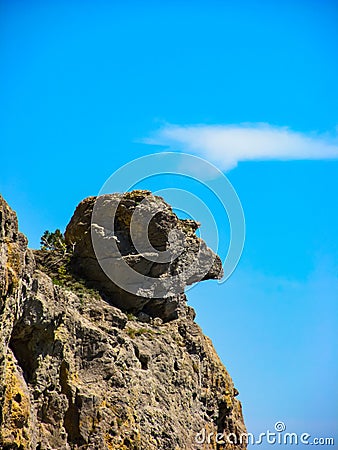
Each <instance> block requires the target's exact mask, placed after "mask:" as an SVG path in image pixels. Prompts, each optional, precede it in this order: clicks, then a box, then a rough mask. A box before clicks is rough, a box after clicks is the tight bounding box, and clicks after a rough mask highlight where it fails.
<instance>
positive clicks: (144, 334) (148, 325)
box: [0, 197, 246, 450]
mask: <svg viewBox="0 0 338 450" xmlns="http://www.w3.org/2000/svg"><path fill="white" fill-rule="evenodd" d="M87 202H88V200H87V201H86V202H85V203H84V204H80V205H82V206H81V208H84V209H83V211H84V215H83V216H81V215H80V214H79V215H77V220H78V227H81V226H82V225H81V224H83V226H84V229H85V230H87V228H85V227H86V225H85V224H86V223H88V221H87V218H86V214H90V213H89V210H88V209H86V206H88V205H87ZM73 220H74V218H73ZM73 229H74V228H73ZM160 241H161V240H160ZM88 242H89V241H88ZM161 242H162V241H161ZM84 247H85V246H84ZM75 292H76V290H74V292H72V290H71V286H68V289H66V288H65V287H62V286H57V285H55V284H54V283H53V281H52V279H51V278H50V277H49V276H48V275H47V274H46V273H44V272H42V271H40V270H37V268H36V263H35V260H34V255H33V254H32V252H31V251H30V250H28V249H27V241H26V239H25V238H24V236H23V235H22V234H20V233H18V227H17V219H16V216H15V213H14V212H13V211H12V210H11V209H10V208H9V207H8V205H7V204H6V202H5V201H4V200H3V198H2V197H0V326H1V328H0V333H1V334H0V358H1V359H0V448H1V449H7V450H8V449H25V450H26V449H27V450H33V449H34V450H36V449H39V450H47V449H48V450H59V449H60V450H71V449H74V450H75V449H92V450H96V449H97V450H111V449H120V450H122V449H123V450H125V449H134V450H136V449H137V450H158V449H161V450H162V449H163V450H165V449H168V450H169V449H170V450H178V449H180V450H183V449H185V450H191V449H198V448H201V449H202V448H203V449H221V448H223V447H222V446H221V445H218V446H217V445H216V443H210V444H207V443H205V444H203V445H202V444H201V445H200V444H198V443H196V442H195V436H196V434H197V433H199V432H200V431H201V430H202V429H206V430H207V432H208V433H209V432H212V433H214V435H215V434H216V433H217V432H226V433H230V432H231V433H235V434H236V435H239V434H240V433H242V432H243V431H245V426H244V422H243V417H242V412H241V405H240V402H239V401H238V400H237V398H236V395H237V390H236V389H235V388H234V385H233V382H232V380H231V378H230V376H229V374H228V373H227V371H226V369H225V368H224V366H223V365H222V363H221V362H220V360H219V358H218V356H217V354H216V353H215V351H214V349H213V346H212V344H211V342H210V340H209V339H208V338H207V337H205V336H204V335H203V334H202V332H201V330H200V328H199V326H198V325H197V324H196V323H195V322H194V312H193V310H192V308H189V307H186V306H184V310H185V314H184V315H181V316H180V315H178V316H177V319H175V320H168V321H167V322H165V321H163V320H162V319H161V318H160V317H159V316H157V314H155V315H153V317H151V315H149V314H147V313H146V312H144V311H143V309H142V311H140V313H142V314H140V317H139V318H136V317H133V316H132V315H131V314H128V315H127V314H125V312H123V311H121V309H119V308H117V307H116V306H113V305H112V304H110V303H108V302H107V301H106V300H104V299H103V298H102V297H100V296H99V295H97V294H95V295H94V294H93V291H91V290H89V289H88V290H86V289H84V290H83V292H82V293H81V296H80V295H78V294H76V293H75ZM224 448H227V449H235V448H241V449H244V448H246V447H245V445H238V446H233V445H227V447H224Z"/></svg>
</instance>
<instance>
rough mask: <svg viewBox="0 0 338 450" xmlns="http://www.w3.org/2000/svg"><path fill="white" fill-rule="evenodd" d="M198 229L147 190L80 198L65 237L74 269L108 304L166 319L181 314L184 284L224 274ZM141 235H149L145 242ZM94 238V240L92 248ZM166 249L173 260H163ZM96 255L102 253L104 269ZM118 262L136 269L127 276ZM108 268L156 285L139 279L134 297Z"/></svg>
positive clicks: (130, 281) (131, 283) (121, 276)
mask: <svg viewBox="0 0 338 450" xmlns="http://www.w3.org/2000/svg"><path fill="white" fill-rule="evenodd" d="M94 205H95V206H94ZM93 211H94V212H93ZM133 217H134V218H135V217H136V219H134V220H135V222H136V225H135V228H134V229H135V230H136V231H135V235H134V237H136V239H137V238H138V243H139V244H140V246H141V247H142V248H141V250H140V248H139V247H138V248H135V245H134V243H135V239H131V233H130V229H131V222H132V218H133ZM149 219H151V220H149ZM147 221H148V222H149V227H148V233H147V234H145V232H144V231H145V229H147V226H148V222H147ZM135 222H134V223H135ZM198 227H199V224H198V223H197V222H195V221H193V220H181V219H179V218H178V217H177V216H176V214H174V213H173V211H172V208H171V207H170V205H168V204H167V203H166V202H165V201H164V200H163V198H162V197H158V196H153V195H152V194H151V192H149V191H133V192H128V193H125V194H107V195H104V196H101V197H98V198H96V197H89V198H86V199H85V200H83V201H82V202H81V203H80V204H79V205H78V207H77V208H76V210H75V213H74V215H73V217H72V219H71V221H70V223H69V224H68V226H67V229H66V233H65V238H66V242H67V244H68V245H69V247H72V248H74V256H73V258H72V267H73V270H74V271H75V272H76V273H77V274H79V275H81V276H83V277H85V279H86V280H88V281H89V282H92V283H93V284H94V285H95V287H96V288H99V289H100V290H101V292H102V293H104V294H105V296H106V299H107V300H108V301H109V302H110V303H112V304H114V305H115V306H118V307H119V308H121V309H123V310H124V311H128V312H132V313H134V314H138V313H140V312H144V313H146V314H148V315H150V316H151V317H161V318H162V319H163V320H164V321H169V320H172V319H176V318H177V317H178V316H179V315H181V316H182V315H184V314H185V304H186V297H185V295H184V288H185V287H186V286H187V285H189V284H192V283H194V282H197V281H201V280H207V279H215V278H220V277H221V276H222V273H223V272H222V263H221V261H220V259H219V257H218V256H217V255H216V254H215V253H213V252H212V250H210V249H209V248H208V247H207V246H206V244H205V242H204V241H202V240H201V239H199V238H198V237H197V236H196V234H195V231H196V229H197V228H198ZM144 236H147V237H148V238H149V242H148V243H147V242H146V241H145V239H144ZM92 237H93V239H94V240H93V239H92ZM92 242H94V243H97V245H96V249H95V250H96V252H95V251H94V248H93V243H92ZM98 248H99V249H100V254H99V255H98V252H97V250H98ZM169 249H170V251H171V253H170V255H171V256H172V259H170V260H169V262H161V261H163V259H162V260H160V259H159V258H161V257H163V253H161V252H167V253H168V251H169ZM97 256H98V257H99V258H100V256H101V264H104V267H105V269H106V272H104V271H103V270H102V268H101V265H100V264H99V262H98V259H97ZM150 258H151V259H150ZM167 259H168V256H167ZM121 261H122V262H124V261H125V262H127V264H128V266H129V267H131V268H132V269H134V271H130V272H131V273H130V272H129V271H128V273H127V274H125V273H124V271H123V270H121V269H120V265H119V263H120V262H121ZM158 261H160V262H158ZM109 272H110V273H111V274H112V277H115V279H118V280H121V279H124V281H125V285H126V286H128V285H129V286H131V287H132V288H133V287H134V286H135V279H134V276H133V275H134V274H135V272H136V273H139V274H141V275H145V276H146V277H151V278H150V279H151V280H154V279H156V280H157V281H159V285H158V287H157V288H156V287H154V286H152V284H151V283H150V285H148V286H147V285H146V283H138V284H137V286H138V287H137V290H138V292H136V294H137V295H134V294H133V293H127V292H126V291H125V290H124V289H121V288H120V287H118V286H116V284H114V283H113V282H112V281H111V278H112V277H111V278H109V277H108V276H107V275H106V273H108V274H109Z"/></svg>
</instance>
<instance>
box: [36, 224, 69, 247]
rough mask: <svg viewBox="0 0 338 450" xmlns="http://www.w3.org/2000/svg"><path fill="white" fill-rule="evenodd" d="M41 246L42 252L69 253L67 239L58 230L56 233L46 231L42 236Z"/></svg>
mask: <svg viewBox="0 0 338 450" xmlns="http://www.w3.org/2000/svg"><path fill="white" fill-rule="evenodd" d="M40 245H41V250H51V251H57V252H61V253H66V252H67V246H66V242H65V237H64V235H63V234H62V233H61V231H60V230H59V229H58V228H57V229H56V230H55V231H54V232H51V231H48V230H46V231H45V232H44V233H43V235H42V236H41V240H40Z"/></svg>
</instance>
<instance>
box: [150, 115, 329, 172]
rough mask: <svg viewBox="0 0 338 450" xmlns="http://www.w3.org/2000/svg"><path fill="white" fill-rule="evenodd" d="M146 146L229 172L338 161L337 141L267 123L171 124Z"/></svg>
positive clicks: (157, 133) (151, 138) (158, 131)
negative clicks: (269, 163)
mask: <svg viewBox="0 0 338 450" xmlns="http://www.w3.org/2000/svg"><path fill="white" fill-rule="evenodd" d="M142 142H144V143H147V144H152V145H164V146H168V147H169V148H170V150H173V151H177V150H179V151H186V152H190V153H194V154H197V155H199V156H201V157H204V158H206V159H210V160H211V161H213V162H215V163H217V164H218V165H219V166H220V167H221V168H222V169H224V170H230V169H232V168H234V167H236V165H237V163H238V162H239V161H255V160H256V161H262V160H284V161H286V160H308V159H333V158H338V139H337V138H336V137H335V138H332V137H330V136H328V135H318V134H308V135H307V134H304V133H299V132H295V131H292V130H290V129H289V128H287V127H276V126H272V125H269V124H265V123H250V124H239V125H186V126H180V125H172V124H166V125H165V126H163V127H162V128H160V129H159V130H157V131H155V132H154V133H153V134H152V135H151V136H150V137H149V138H146V139H143V141H142Z"/></svg>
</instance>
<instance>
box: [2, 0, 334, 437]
mask: <svg viewBox="0 0 338 450" xmlns="http://www.w3.org/2000/svg"><path fill="white" fill-rule="evenodd" d="M337 16H338V9H337V6H336V5H335V2H334V1H329V0H328V1H314V0H313V1H297V0H295V1H293V2H289V1H283V2H281V1H279V2H268V1H257V2H253V1H252V2H249V1H243V0H239V1H237V2H230V1H229V2H221V1H209V2H206V1H204V2H202V1H197V2H188V1H180V2H175V1H173V2H167V1H163V2H147V1H144V2H131V1H129V2H128V1H127V2H117V1H111V2H108V1H103V0H99V1H95V2H90V1H84V2H80V1H75V0H73V1H72V0H70V1H67V2H66V1H62V0H61V1H45V2H42V1H30V0H26V1H16V0H12V1H4V0H2V1H0V55H1V59H0V60H1V71H0V86H1V89H0V105H1V107H0V108H1V109H0V148H1V166H2V170H1V177H0V191H1V193H2V195H3V196H4V197H5V198H6V200H7V201H8V202H9V203H10V205H11V206H12V207H13V208H14V209H15V210H16V211H17V213H18V216H19V221H20V228H21V230H22V231H23V232H24V233H26V234H27V236H28V238H29V242H30V245H31V246H32V247H38V245H39V238H40V236H41V234H42V233H43V231H44V230H45V229H55V228H57V227H59V228H62V229H64V228H65V226H66V224H67V223H68V220H69V218H70V216H71V214H72V212H73V210H74V208H75V206H76V205H77V203H78V202H79V201H80V200H81V199H83V198H85V197H87V196H89V195H96V194H97V193H98V192H99V190H100V188H101V186H102V185H103V184H104V182H105V181H106V179H107V178H108V177H109V176H110V175H111V174H112V173H113V172H114V171H115V170H117V169H118V168H119V167H121V166H123V165H124V164H126V163H128V162H129V161H131V160H133V159H135V158H138V157H141V156H144V155H147V154H151V153H153V152H159V151H165V150H168V149H170V150H172V151H185V152H188V153H193V154H195V155H197V156H202V157H204V158H206V159H208V160H210V161H211V162H212V163H214V164H216V166H217V167H219V168H220V169H222V170H224V172H225V173H226V175H227V177H228V178H229V180H230V181H231V183H232V184H233V186H234V188H235V189H236V191H237V193H238V195H239V198H240V200H241V203H242V206H243V210H244V214H245V219H246V230H247V235H246V243H245V248H244V252H243V255H242V258H241V260H240V263H239V265H238V267H237V269H236V271H235V272H234V274H233V275H232V277H231V278H230V279H229V280H228V281H227V282H226V283H224V284H222V285H219V284H217V283H216V282H205V283H201V284H200V285H198V286H196V287H194V288H193V289H192V290H191V291H189V294H188V295H189V302H190V304H192V305H193V306H194V307H195V308H196V310H197V321H198V323H199V324H201V326H202V327H203V330H204V332H205V333H206V334H207V335H209V336H210V337H211V338H212V339H213V342H214V344H215V346H216V349H217V351H218V353H219V354H220V356H221V358H222V361H223V362H224V364H225V365H226V367H227V368H228V369H229V371H230V373H231V375H232V377H233V379H234V381H235V384H236V386H237V388H238V390H239V391H240V399H241V400H242V402H243V409H244V415H245V419H246V423H247V426H248V428H249V430H250V431H252V432H257V433H259V432H263V431H265V430H266V429H267V428H270V429H272V428H273V424H274V423H275V421H277V420H283V421H284V422H285V423H286V424H287V429H288V430H289V431H296V432H300V433H301V432H309V433H311V434H313V435H314V436H315V435H319V436H322V435H325V434H329V435H332V434H333V433H334V432H336V428H337V426H336V425H337V422H338V417H337V408H336V404H337V400H338V392H337V382H336V380H337V375H338V373H337V372H338V365H337V361H338V354H337V325H338V323H337V322H338V319H337V317H338V314H337V312H338V311H337V299H338V295H337V294H338V287H337V273H338V270H337V268H338V267H337V261H338V258H337V256H338V244H337V229H338V214H337V207H336V203H337V201H336V198H337V175H338V160H337V154H338V140H337V125H338V109H337V107H336V105H337V103H338V87H337V86H338V84H337V81H336V80H337V79H338V59H337V37H338V26H337V23H338V20H337V19H338V17H337ZM149 187H151V188H152V189H156V188H158V189H159V188H161V183H160V180H159V181H158V183H157V181H156V180H155V181H154V180H152V181H151V182H149ZM216 216H217V213H216ZM218 226H219V229H220V230H223V228H222V224H218ZM227 235H228V229H227V225H226V224H224V230H223V239H224V240H225V241H226V239H227ZM336 438H338V437H336Z"/></svg>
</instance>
